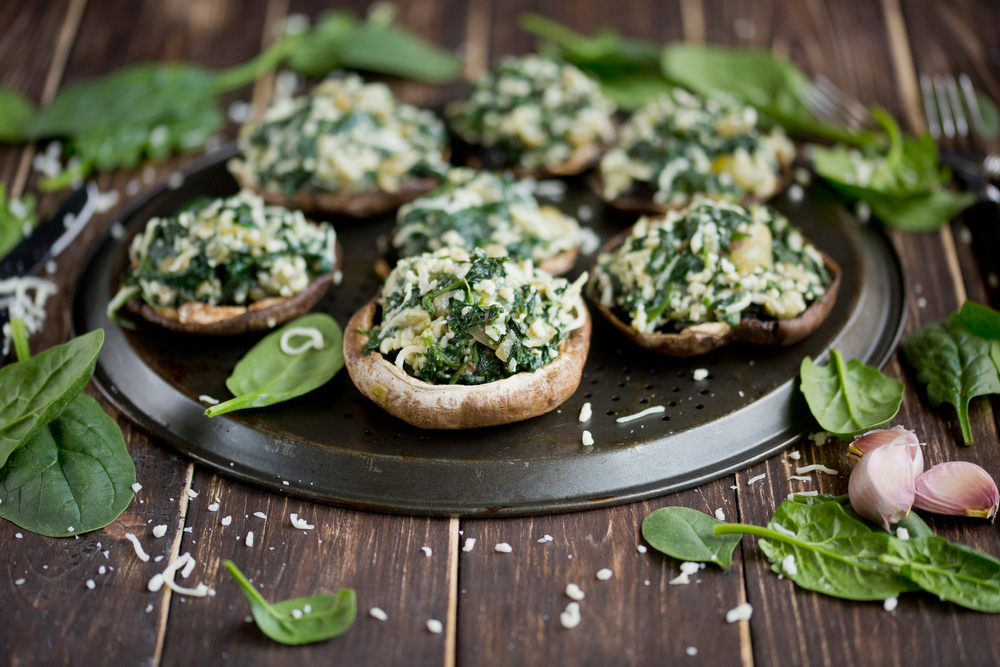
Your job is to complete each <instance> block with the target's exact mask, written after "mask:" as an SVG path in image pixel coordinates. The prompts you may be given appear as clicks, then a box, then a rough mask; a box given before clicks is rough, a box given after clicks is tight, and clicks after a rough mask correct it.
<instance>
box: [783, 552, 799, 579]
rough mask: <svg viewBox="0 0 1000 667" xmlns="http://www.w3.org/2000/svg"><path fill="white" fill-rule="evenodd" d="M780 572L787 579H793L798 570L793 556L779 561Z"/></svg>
mask: <svg viewBox="0 0 1000 667" xmlns="http://www.w3.org/2000/svg"><path fill="white" fill-rule="evenodd" d="M781 571H782V572H784V573H785V574H787V575H788V576H789V577H794V576H795V575H796V574H798V573H799V568H798V566H797V565H796V564H795V554H788V555H787V556H785V558H784V560H782V561H781Z"/></svg>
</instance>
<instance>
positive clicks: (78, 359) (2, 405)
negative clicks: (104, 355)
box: [0, 329, 104, 465]
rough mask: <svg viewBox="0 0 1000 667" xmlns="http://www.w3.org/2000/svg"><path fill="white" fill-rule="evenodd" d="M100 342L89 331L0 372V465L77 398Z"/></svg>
mask: <svg viewBox="0 0 1000 667" xmlns="http://www.w3.org/2000/svg"><path fill="white" fill-rule="evenodd" d="M103 343H104V330H103V329H95V330H94V331H91V332H90V333H88V334H84V335H83V336H79V337H77V338H74V339H72V340H70V341H69V342H66V343H63V344H62V345H56V346H55V347H51V348H49V349H48V350H45V351H44V352H42V353H41V354H38V355H37V356H34V357H31V358H30V359H26V360H24V361H19V362H17V363H14V364H8V365H7V366H4V367H3V368H0V465H3V464H4V463H5V462H6V461H7V458H8V457H9V456H10V455H11V454H12V453H13V452H14V451H15V450H17V449H19V448H20V447H23V446H24V445H25V443H27V442H28V441H29V440H31V438H33V437H34V436H35V435H36V434H37V433H38V432H39V431H41V429H42V428H43V427H44V426H45V424H47V423H48V422H49V421H51V420H52V419H54V418H55V416H56V415H58V414H59V413H60V412H62V411H63V409H64V408H65V407H66V406H67V405H69V404H70V402H71V401H73V399H75V398H76V397H77V396H79V395H80V392H81V391H83V388H84V386H85V385H86V384H87V382H88V381H89V380H90V376H91V375H93V374H94V365H95V364H96V363H97V355H98V353H99V352H100V351H101V345H102V344H103Z"/></svg>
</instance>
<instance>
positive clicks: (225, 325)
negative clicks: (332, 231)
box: [125, 239, 344, 336]
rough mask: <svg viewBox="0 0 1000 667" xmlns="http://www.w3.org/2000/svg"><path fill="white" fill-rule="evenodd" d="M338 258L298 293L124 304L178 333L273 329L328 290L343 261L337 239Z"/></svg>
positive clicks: (307, 308)
mask: <svg viewBox="0 0 1000 667" xmlns="http://www.w3.org/2000/svg"><path fill="white" fill-rule="evenodd" d="M336 253H337V254H336V257H337V261H336V262H335V263H334V267H333V270H332V271H330V272H329V273H325V274H323V275H321V276H318V277H316V278H314V279H313V281H312V282H311V283H309V285H308V286H307V287H306V288H305V289H304V290H302V291H301V292H299V293H298V294H295V295H292V296H288V297H271V298H267V299H261V300H260V301H256V302H254V303H252V304H250V305H249V306H210V305H209V304H207V303H201V302H191V303H186V304H184V305H182V306H181V307H180V308H162V309H157V308H154V307H152V306H150V305H149V304H148V303H146V302H145V301H143V300H142V299H138V298H132V299H129V300H128V301H127V302H126V304H125V307H126V308H127V309H128V310H129V312H132V313H135V314H136V315H139V316H141V317H143V318H144V319H146V320H147V321H149V322H152V323H153V324H157V325H159V326H161V327H163V328H164V329H168V330H170V331H175V332H177V333H189V334H197V335H200V336H235V335H238V334H244V333H250V332H253V331H264V330H267V329H272V328H274V327H276V326H278V325H279V324H284V323H285V322H288V321H289V320H293V319H295V318H296V317H299V316H300V315H305V314H306V313H308V312H309V311H310V310H312V308H313V306H315V305H316V304H317V303H318V302H319V300H320V299H322V298H323V295H324V294H326V292H327V290H328V289H329V288H330V284H331V283H332V282H333V275H334V274H335V273H336V272H337V270H338V269H339V268H340V266H341V264H342V263H343V258H344V251H343V248H341V246H340V240H339V239H338V240H337V243H336Z"/></svg>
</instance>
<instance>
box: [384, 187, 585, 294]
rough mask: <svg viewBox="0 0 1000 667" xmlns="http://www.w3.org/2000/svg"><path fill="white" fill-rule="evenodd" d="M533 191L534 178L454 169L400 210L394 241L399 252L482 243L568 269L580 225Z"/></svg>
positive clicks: (494, 252) (552, 269) (493, 250)
mask: <svg viewBox="0 0 1000 667" xmlns="http://www.w3.org/2000/svg"><path fill="white" fill-rule="evenodd" d="M532 190H533V189H532V183H531V182H530V181H527V180H516V179H514V178H513V177H512V176H510V175H509V174H507V175H497V174H494V173H492V172H488V171H480V172H476V171H473V170H471V169H454V170H452V171H451V173H449V175H448V177H447V179H446V180H445V183H444V185H442V186H441V187H440V188H438V189H437V190H435V191H433V192H431V193H430V194H428V195H427V196H425V197H421V198H419V199H416V200H415V201H412V202H410V203H409V204H406V205H405V206H403V207H402V208H401V209H399V213H398V215H397V222H396V229H395V231H394V232H393V234H392V245H393V247H394V249H395V250H396V252H397V253H398V255H399V256H401V257H411V256H413V255H419V254H422V253H424V252H428V251H433V250H440V249H441V248H444V247H447V246H456V247H460V248H464V249H465V250H467V251H469V252H471V251H473V250H475V249H476V248H481V249H483V250H484V251H485V252H486V254H487V255H490V256H492V257H499V256H509V257H511V258H512V259H514V260H516V261H518V260H523V259H531V260H532V261H534V263H535V265H536V266H538V267H539V268H540V269H542V270H544V271H548V272H549V273H552V274H556V275H558V274H562V273H566V272H567V271H569V270H570V269H571V268H573V263H574V262H575V261H576V256H577V251H578V250H579V246H580V226H579V224H578V223H577V221H576V220H575V219H574V218H572V217H570V216H568V215H566V214H564V213H562V212H561V211H559V210H558V209H556V208H554V207H552V206H539V205H538V201H537V200H536V199H535V195H534V193H533V191H532ZM386 273H387V271H386Z"/></svg>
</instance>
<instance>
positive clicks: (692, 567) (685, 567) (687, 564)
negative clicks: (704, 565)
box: [667, 561, 701, 586]
mask: <svg viewBox="0 0 1000 667" xmlns="http://www.w3.org/2000/svg"><path fill="white" fill-rule="evenodd" d="M700 569H701V565H700V564H699V563H694V562H692V561H684V562H683V563H681V573H680V574H678V575H677V576H676V577H674V578H673V579H671V580H670V581H668V582H667V583H668V584H671V585H673V586H681V585H687V584H690V583H691V575H692V574H694V573H695V572H697V571H698V570H700Z"/></svg>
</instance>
